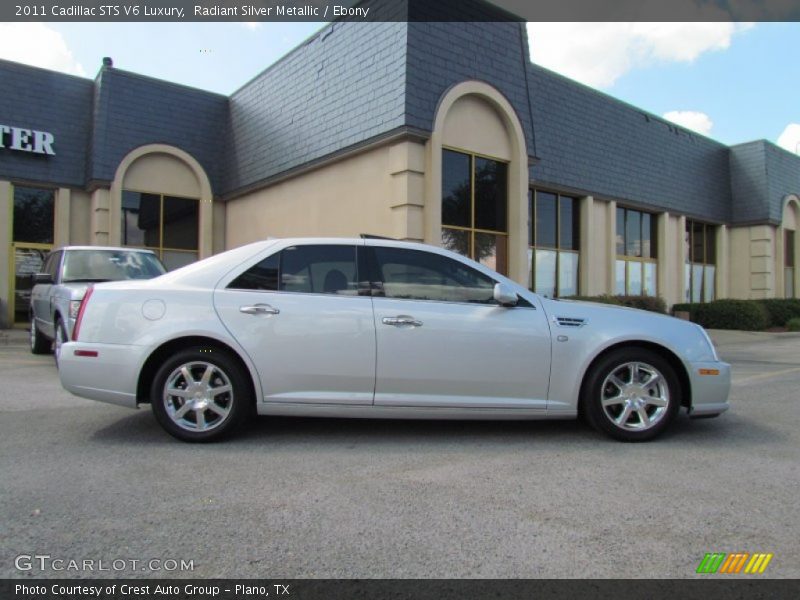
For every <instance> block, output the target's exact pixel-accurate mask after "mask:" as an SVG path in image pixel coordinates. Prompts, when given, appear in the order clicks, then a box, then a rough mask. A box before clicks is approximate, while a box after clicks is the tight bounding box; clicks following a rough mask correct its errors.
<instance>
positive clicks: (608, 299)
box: [564, 295, 620, 306]
mask: <svg viewBox="0 0 800 600" xmlns="http://www.w3.org/2000/svg"><path fill="white" fill-rule="evenodd" d="M564 300H578V301H579V302H599V303H600V304H615V305H617V306H619V304H620V302H619V298H618V297H617V296H607V295H604V296H567V297H566V298H564Z"/></svg>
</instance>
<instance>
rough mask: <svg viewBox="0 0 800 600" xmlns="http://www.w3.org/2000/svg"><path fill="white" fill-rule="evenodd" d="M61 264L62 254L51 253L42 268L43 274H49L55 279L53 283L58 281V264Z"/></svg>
mask: <svg viewBox="0 0 800 600" xmlns="http://www.w3.org/2000/svg"><path fill="white" fill-rule="evenodd" d="M60 262H61V252H51V253H50V255H49V256H48V257H47V260H46V261H45V263H44V266H43V267H42V273H47V274H49V275H50V276H51V277H52V278H53V282H55V281H56V280H57V279H58V264H59V263H60Z"/></svg>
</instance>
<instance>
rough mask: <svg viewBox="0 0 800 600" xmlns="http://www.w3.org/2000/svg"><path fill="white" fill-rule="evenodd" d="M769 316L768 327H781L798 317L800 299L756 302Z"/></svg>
mask: <svg viewBox="0 0 800 600" xmlns="http://www.w3.org/2000/svg"><path fill="white" fill-rule="evenodd" d="M757 302H760V303H761V304H763V305H764V307H765V308H766V309H767V313H768V314H769V327H783V326H784V325H786V323H788V321H789V320H790V319H795V318H798V317H800V298H769V299H766V300H758V301H757Z"/></svg>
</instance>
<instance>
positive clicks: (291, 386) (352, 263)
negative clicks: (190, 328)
mask: <svg viewBox="0 0 800 600" xmlns="http://www.w3.org/2000/svg"><path fill="white" fill-rule="evenodd" d="M362 248H363V246H362ZM228 279H230V278H228ZM359 291H360V288H359V269H358V247H357V246H356V245H354V244H353V243H342V244H336V243H328V244H307V245H294V246H289V247H287V248H284V249H282V250H280V251H278V252H274V253H273V254H271V255H269V256H267V257H264V258H263V259H262V260H261V261H260V262H259V263H258V264H256V265H254V266H253V267H251V268H249V269H247V270H246V271H245V272H244V273H241V274H240V275H238V276H236V277H235V278H233V279H232V280H231V281H230V282H229V283H227V284H225V285H224V286H223V287H218V288H217V289H216V290H215V293H214V305H215V308H216V310H217V313H218V314H219V316H220V318H221V319H222V322H223V323H224V325H225V327H226V328H227V329H228V331H229V332H230V333H231V335H233V337H234V338H236V340H237V341H238V342H239V344H240V345H241V346H242V347H243V348H244V350H245V351H246V352H247V354H248V355H249V356H250V358H251V360H252V361H253V363H254V364H255V365H256V368H257V369H258V373H259V376H260V378H261V388H262V392H263V399H264V400H265V401H267V402H281V403H316V404H372V400H373V393H374V387H375V324H374V320H373V314H372V298H371V297H370V296H369V290H368V287H367V289H366V293H365V292H364V291H363V290H362V292H361V295H360V294H359Z"/></svg>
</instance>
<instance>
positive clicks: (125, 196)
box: [122, 190, 161, 248]
mask: <svg viewBox="0 0 800 600" xmlns="http://www.w3.org/2000/svg"><path fill="white" fill-rule="evenodd" d="M160 220H161V196H159V195H158V194H143V193H140V192H131V191H128V190H123V192H122V245H123V246H150V247H153V248H159V247H160V246H161V239H160V235H161V228H160Z"/></svg>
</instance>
